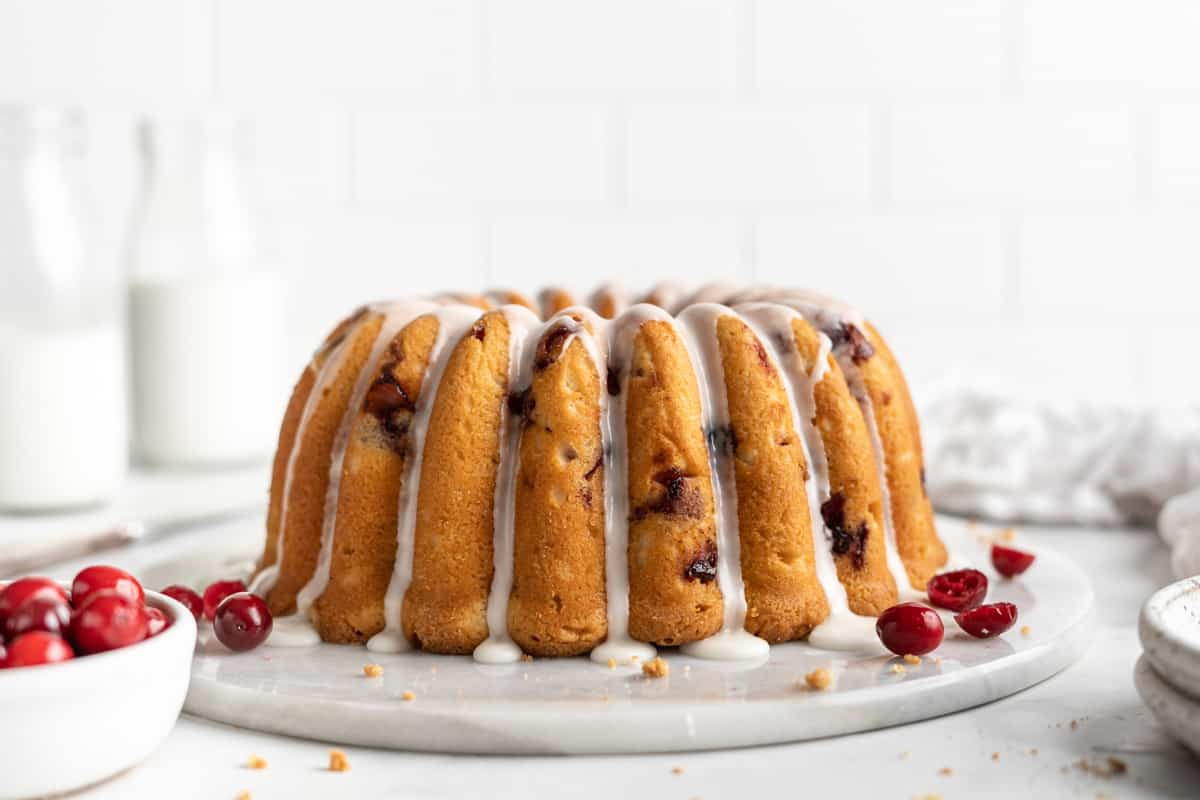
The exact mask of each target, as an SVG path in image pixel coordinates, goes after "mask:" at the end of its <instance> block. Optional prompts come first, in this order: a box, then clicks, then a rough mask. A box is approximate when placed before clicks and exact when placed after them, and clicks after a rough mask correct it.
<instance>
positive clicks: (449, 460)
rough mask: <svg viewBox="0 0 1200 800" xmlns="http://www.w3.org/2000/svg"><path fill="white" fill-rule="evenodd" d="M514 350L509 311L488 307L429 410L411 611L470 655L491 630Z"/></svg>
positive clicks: (442, 648) (447, 649)
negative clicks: (503, 434)
mask: <svg viewBox="0 0 1200 800" xmlns="http://www.w3.org/2000/svg"><path fill="white" fill-rule="evenodd" d="M508 350H509V329H508V321H507V320H506V319H505V317H504V314H503V313H502V312H500V311H492V312H488V313H487V314H484V315H483V317H481V318H480V319H479V321H477V322H476V323H475V325H474V326H473V327H472V328H471V329H470V330H469V331H467V333H466V334H465V335H464V336H463V338H462V339H461V340H460V341H459V342H458V344H457V345H456V346H455V348H454V351H453V352H452V353H451V354H450V359H449V361H448V362H447V364H446V369H445V373H444V374H443V376H442V381H441V385H440V386H439V387H438V390H437V402H436V403H435V404H434V406H433V411H432V413H431V415H430V420H429V429H428V431H427V433H426V438H425V453H424V456H423V461H422V464H421V483H420V487H419V491H418V499H417V520H416V530H415V532H414V542H413V571H412V582H411V583H410V585H409V588H408V592H407V593H406V595H405V597H404V606H403V613H402V619H403V625H404V632H405V635H406V636H407V637H408V638H409V639H411V640H413V641H416V642H417V643H419V644H420V646H421V647H422V648H423V649H425V650H430V651H433V652H435V653H470V652H471V651H473V650H474V649H475V647H476V646H477V645H479V643H480V642H482V641H483V640H484V639H486V638H487V634H488V628H487V601H488V594H489V592H490V590H491V584H492V572H493V569H492V551H493V546H492V530H493V524H494V511H493V509H494V506H495V494H496V468H497V466H498V464H499V457H500V425H501V423H502V422H503V417H504V408H505V397H506V394H507V390H508V387H507V384H508V361H509V352H508Z"/></svg>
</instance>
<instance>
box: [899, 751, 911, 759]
mask: <svg viewBox="0 0 1200 800" xmlns="http://www.w3.org/2000/svg"><path fill="white" fill-rule="evenodd" d="M909 755H911V754H910V753H909V752H908V751H907V750H905V751H904V752H903V753H901V754H900V760H901V761H904V760H905V759H907V758H908V757H909Z"/></svg>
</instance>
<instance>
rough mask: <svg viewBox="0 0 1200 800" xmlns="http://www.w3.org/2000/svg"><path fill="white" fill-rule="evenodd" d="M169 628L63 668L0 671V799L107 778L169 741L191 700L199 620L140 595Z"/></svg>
mask: <svg viewBox="0 0 1200 800" xmlns="http://www.w3.org/2000/svg"><path fill="white" fill-rule="evenodd" d="M146 603H147V604H148V605H152V606H155V607H157V608H159V609H161V610H162V611H163V613H165V614H166V615H167V617H168V618H169V619H170V620H171V625H170V627H168V628H167V629H166V630H164V631H163V632H162V633H160V634H159V635H157V636H155V637H154V638H153V639H147V640H146V641H144V642H138V643H137V644H135V645H130V646H129V647H125V648H122V649H120V650H113V651H111V652H108V653H99V654H97V655H91V656H82V657H79V658H76V659H74V660H72V661H68V662H65V663H62V664H51V665H45V666H40V667H24V668H21V669H11V670H0V752H2V753H4V777H3V779H2V780H0V798H3V799H4V800H8V798H28V797H42V796H45V795H56V794H61V793H64V792H70V791H74V790H77V789H81V788H83V787H86V786H90V785H92V784H95V783H98V782H100V781H103V780H104V779H106V778H109V777H111V776H113V775H116V774H117V773H119V772H123V771H124V770H127V769H129V768H130V767H133V766H134V765H136V764H138V763H140V762H141V761H142V760H143V759H145V758H146V757H147V756H148V755H150V753H152V752H153V751H154V749H155V748H156V747H158V745H159V744H160V743H161V742H162V741H163V740H164V739H165V738H166V737H167V734H168V733H170V731H171V728H172V727H173V726H174V725H175V720H176V718H178V716H179V711H180V709H181V708H182V707H183V699H184V696H185V695H186V694H187V686H188V677H189V674H190V671H191V663H192V652H193V650H194V649H195V645H196V622H195V620H194V619H193V618H192V614H191V612H190V611H188V610H187V609H186V608H184V607H183V606H182V605H180V604H179V603H177V602H175V601H174V600H172V599H171V598H169V597H165V596H163V595H161V594H158V593H157V592H149V591H148V592H146Z"/></svg>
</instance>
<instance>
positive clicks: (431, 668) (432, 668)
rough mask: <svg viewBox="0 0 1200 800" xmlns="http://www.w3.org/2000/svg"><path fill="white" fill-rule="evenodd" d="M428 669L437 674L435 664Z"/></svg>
mask: <svg viewBox="0 0 1200 800" xmlns="http://www.w3.org/2000/svg"><path fill="white" fill-rule="evenodd" d="M429 671H430V672H432V673H433V674H435V675H436V674H437V664H434V665H433V666H432V667H430V668H429Z"/></svg>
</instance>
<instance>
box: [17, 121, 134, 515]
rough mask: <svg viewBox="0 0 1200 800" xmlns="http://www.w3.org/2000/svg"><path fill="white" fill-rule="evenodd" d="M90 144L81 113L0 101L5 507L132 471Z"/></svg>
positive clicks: (35, 505)
mask: <svg viewBox="0 0 1200 800" xmlns="http://www.w3.org/2000/svg"><path fill="white" fill-rule="evenodd" d="M83 140H84V131H83V124H82V119H81V117H80V116H79V115H78V114H75V113H71V112H65V111H56V110H50V109H18V108H4V107H0V510H17V511H42V510H53V509H59V508H69V507H72V506H80V505H85V504H90V503H96V502H101V501H104V500H107V499H111V498H112V497H113V496H114V495H115V494H116V492H117V490H118V489H119V488H120V485H121V482H122V480H123V478H124V477H125V472H126V461H127V440H128V437H127V435H126V433H127V432H126V405H125V371H124V369H125V363H124V352H125V351H124V343H123V341H122V336H121V327H120V324H119V320H120V313H119V303H120V289H119V286H120V284H119V281H118V279H117V275H118V273H117V270H116V269H115V268H111V267H110V268H109V269H107V270H106V269H104V268H103V265H102V264H100V263H98V261H97V259H95V258H94V254H93V253H92V252H91V251H90V249H89V240H90V237H89V235H88V228H89V227H90V219H89V215H88V214H87V213H86V210H87V204H86V202H85V191H84V185H85V181H84V179H83V175H84V164H83Z"/></svg>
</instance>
